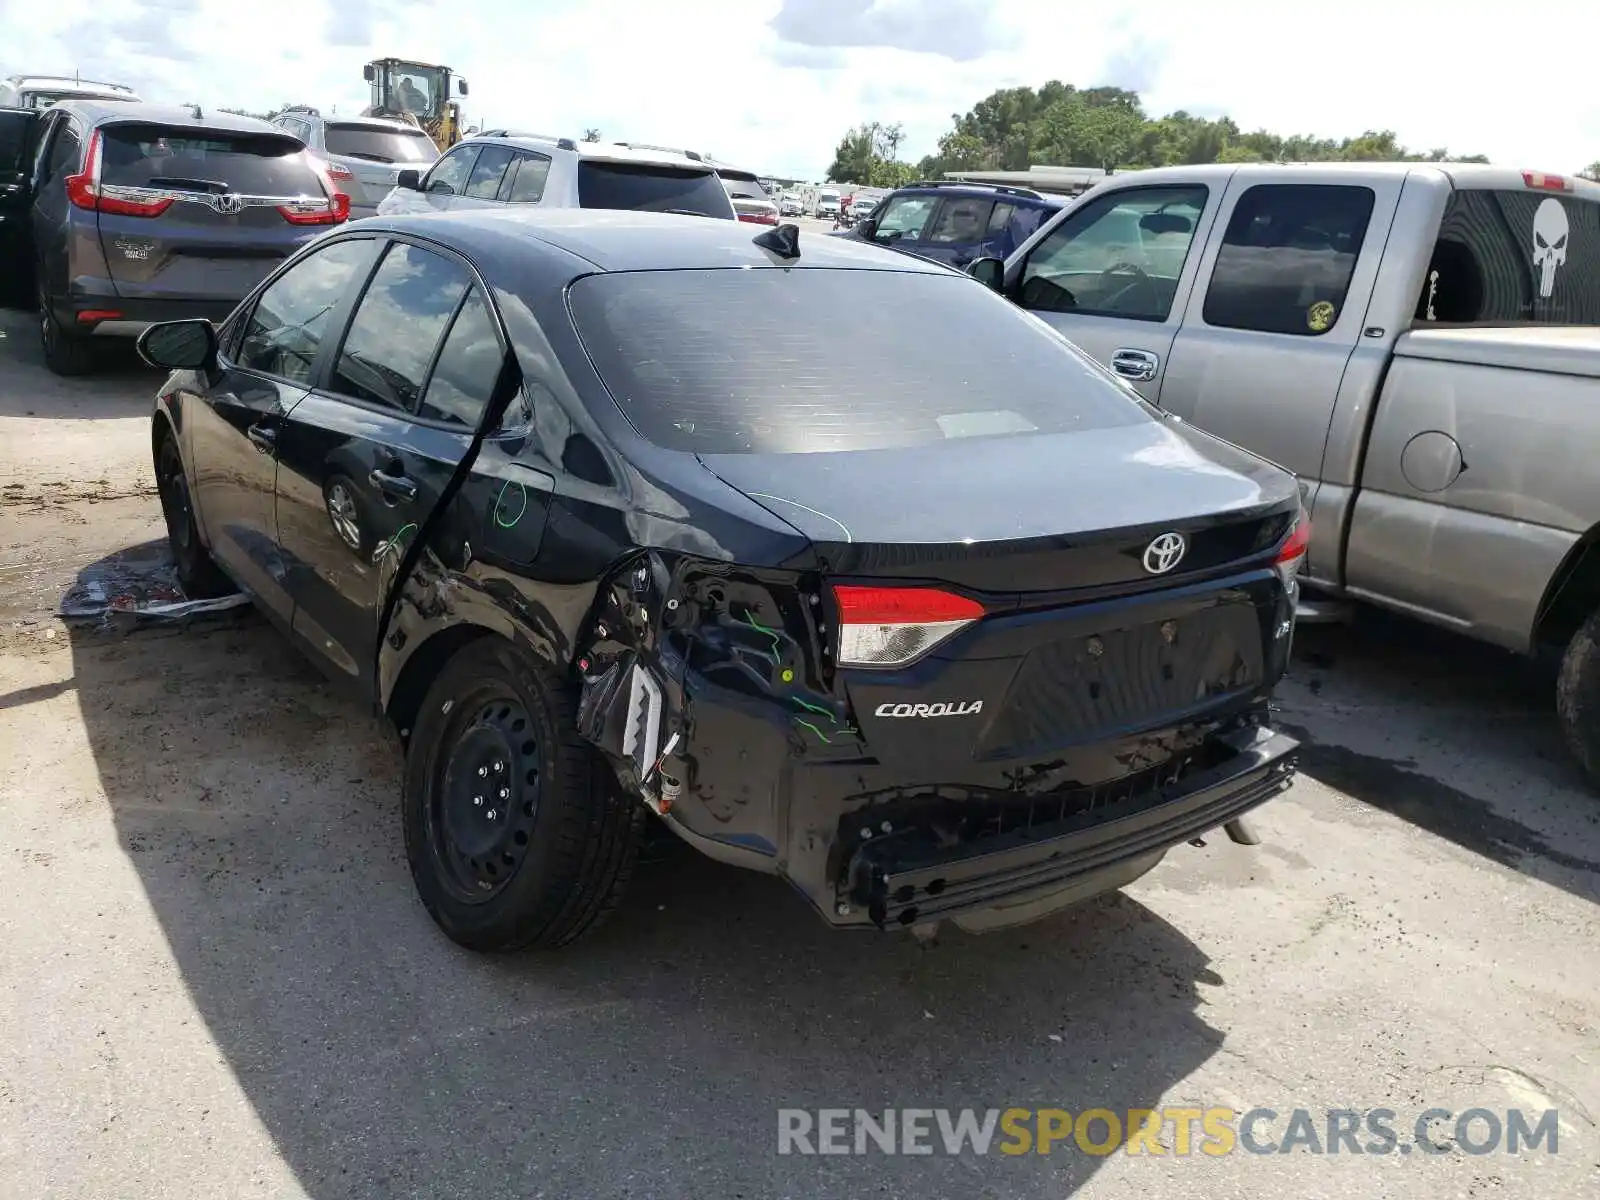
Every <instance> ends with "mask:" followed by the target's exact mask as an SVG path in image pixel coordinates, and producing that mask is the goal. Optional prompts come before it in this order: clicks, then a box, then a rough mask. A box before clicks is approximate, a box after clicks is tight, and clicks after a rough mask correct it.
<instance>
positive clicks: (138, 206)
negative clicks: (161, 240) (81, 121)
mask: <svg viewBox="0 0 1600 1200" xmlns="http://www.w3.org/2000/svg"><path fill="white" fill-rule="evenodd" d="M100 145H101V135H100V131H99V130H98V129H97V130H95V131H94V132H93V133H92V134H90V135H89V150H88V153H87V154H85V155H84V157H83V170H82V172H80V173H79V174H77V175H68V176H67V180H66V183H67V199H68V200H69V201H71V202H72V204H73V205H74V206H75V207H77V208H84V209H88V210H89V211H90V212H102V213H112V214H115V215H116V216H119V217H159V216H160V215H161V214H162V213H164V212H166V211H167V209H169V208H171V207H172V197H171V196H158V195H152V194H151V193H150V191H149V189H146V188H135V187H105V186H102V184H101V183H100Z"/></svg>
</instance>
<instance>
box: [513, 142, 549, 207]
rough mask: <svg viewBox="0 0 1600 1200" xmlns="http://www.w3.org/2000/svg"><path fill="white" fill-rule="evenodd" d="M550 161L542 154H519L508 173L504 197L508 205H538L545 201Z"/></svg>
mask: <svg viewBox="0 0 1600 1200" xmlns="http://www.w3.org/2000/svg"><path fill="white" fill-rule="evenodd" d="M549 178H550V160H549V159H548V158H546V157H545V156H544V155H542V154H518V155H517V161H516V162H515V163H513V164H512V167H511V170H510V171H509V172H508V173H507V179H506V184H505V188H504V192H503V195H504V197H505V200H506V203H508V204H537V203H539V201H540V200H542V199H544V185H545V181H546V180H547V179H549Z"/></svg>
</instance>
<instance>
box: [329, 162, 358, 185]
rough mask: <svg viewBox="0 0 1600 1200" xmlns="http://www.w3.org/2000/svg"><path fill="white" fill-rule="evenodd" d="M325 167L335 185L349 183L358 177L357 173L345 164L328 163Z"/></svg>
mask: <svg viewBox="0 0 1600 1200" xmlns="http://www.w3.org/2000/svg"><path fill="white" fill-rule="evenodd" d="M323 167H324V168H325V169H326V170H327V172H328V178H329V179H331V180H333V181H334V183H349V182H350V181H351V180H353V179H354V178H355V177H356V173H355V172H354V171H352V170H351V169H350V168H349V167H347V166H345V165H344V164H343V163H336V162H328V163H324V164H323Z"/></svg>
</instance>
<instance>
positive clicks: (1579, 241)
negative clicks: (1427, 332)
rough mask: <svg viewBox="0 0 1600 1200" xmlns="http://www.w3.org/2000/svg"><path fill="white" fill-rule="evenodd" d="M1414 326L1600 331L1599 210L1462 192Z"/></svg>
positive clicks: (1528, 196) (1582, 203) (1448, 214)
mask: <svg viewBox="0 0 1600 1200" xmlns="http://www.w3.org/2000/svg"><path fill="white" fill-rule="evenodd" d="M1416 321H1417V323H1418V324H1419V325H1427V324H1433V323H1437V324H1481V325H1512V324H1524V323H1529V322H1532V323H1535V324H1547V325H1600V204H1597V203H1596V202H1594V201H1592V200H1583V199H1578V198H1577V197H1576V196H1572V195H1566V194H1552V193H1550V192H1544V191H1536V190H1533V189H1527V190H1520V191H1488V190H1460V191H1457V192H1456V193H1455V194H1454V195H1453V196H1452V197H1451V198H1450V203H1449V205H1448V207H1447V208H1446V209H1445V215H1444V223H1443V224H1442V225H1441V226H1440V228H1439V240H1438V241H1437V242H1436V243H1435V244H1434V249H1433V261H1432V262H1430V263H1429V264H1428V274H1427V276H1426V277H1425V278H1424V279H1423V281H1422V294H1421V295H1420V296H1419V297H1418V299H1417V310H1416Z"/></svg>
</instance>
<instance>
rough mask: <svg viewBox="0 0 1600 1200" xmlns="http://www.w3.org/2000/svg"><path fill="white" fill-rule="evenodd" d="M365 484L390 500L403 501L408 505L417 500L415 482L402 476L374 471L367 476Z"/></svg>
mask: <svg viewBox="0 0 1600 1200" xmlns="http://www.w3.org/2000/svg"><path fill="white" fill-rule="evenodd" d="M367 482H368V483H370V484H371V485H372V486H373V487H375V488H377V489H378V490H379V491H380V492H382V493H383V494H384V495H385V496H387V497H388V498H389V499H390V500H403V501H406V502H407V503H409V502H410V501H412V500H415V499H416V498H417V482H416V480H414V479H410V478H408V477H406V476H404V475H391V474H389V473H388V472H387V471H374V472H372V474H370V475H368V476H367Z"/></svg>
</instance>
